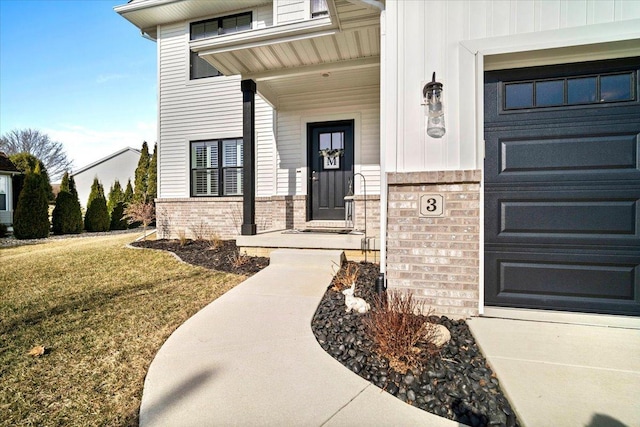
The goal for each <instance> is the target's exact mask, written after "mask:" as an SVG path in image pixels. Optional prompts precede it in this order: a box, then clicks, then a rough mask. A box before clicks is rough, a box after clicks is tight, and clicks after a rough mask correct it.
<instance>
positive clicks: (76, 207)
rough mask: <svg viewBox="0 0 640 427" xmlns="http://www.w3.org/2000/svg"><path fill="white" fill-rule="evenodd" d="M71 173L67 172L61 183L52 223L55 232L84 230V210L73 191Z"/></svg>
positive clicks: (68, 232)
mask: <svg viewBox="0 0 640 427" xmlns="http://www.w3.org/2000/svg"><path fill="white" fill-rule="evenodd" d="M70 181H71V180H70V179H69V173H68V172H65V173H64V175H63V177H62V182H61V183H60V192H59V193H58V197H56V207H55V208H54V209H53V215H52V219H51V222H52V225H53V232H54V233H55V234H77V233H81V232H82V211H81V210H80V203H79V202H78V198H77V197H76V196H74V195H73V194H72V193H71V190H70Z"/></svg>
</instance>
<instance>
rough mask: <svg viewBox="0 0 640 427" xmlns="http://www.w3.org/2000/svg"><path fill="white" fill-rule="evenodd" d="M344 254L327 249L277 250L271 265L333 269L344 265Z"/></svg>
mask: <svg viewBox="0 0 640 427" xmlns="http://www.w3.org/2000/svg"><path fill="white" fill-rule="evenodd" d="M344 258H345V257H344V252H343V251H341V250H325V249H277V250H275V251H273V252H271V260H270V262H269V265H272V266H295V265H304V266H308V267H313V266H317V267H321V268H325V267H327V266H329V267H331V266H334V265H338V266H340V265H342V261H343V260H344Z"/></svg>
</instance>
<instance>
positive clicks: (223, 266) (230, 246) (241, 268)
mask: <svg viewBox="0 0 640 427" xmlns="http://www.w3.org/2000/svg"><path fill="white" fill-rule="evenodd" d="M220 244H221V245H220V246H219V247H217V248H214V247H213V244H212V242H210V241H207V240H187V241H186V242H185V243H184V244H182V243H181V242H180V241H178V240H164V239H163V240H141V241H139V242H135V243H132V244H131V245H132V246H136V247H140V248H150V249H160V250H165V251H169V252H173V253H175V254H176V255H178V257H179V258H180V259H181V260H183V261H184V262H186V263H189V264H193V265H197V266H200V267H204V268H208V269H210V270H217V271H224V272H227V273H233V274H241V275H244V276H251V275H253V274H255V273H257V272H258V271H260V270H262V269H263V268H265V267H266V266H268V265H269V258H265V257H251V256H241V255H240V254H239V253H238V247H237V246H236V242H235V241H234V240H223V241H221V242H220Z"/></svg>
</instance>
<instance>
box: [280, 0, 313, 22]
mask: <svg viewBox="0 0 640 427" xmlns="http://www.w3.org/2000/svg"><path fill="white" fill-rule="evenodd" d="M308 3H309V0H274V1H273V13H274V15H275V22H276V23H277V24H278V25H281V24H286V23H288V22H295V21H302V20H304V19H307V15H309V10H310V9H309V7H308V5H307V4H308Z"/></svg>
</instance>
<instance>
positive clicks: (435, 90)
mask: <svg viewBox="0 0 640 427" xmlns="http://www.w3.org/2000/svg"><path fill="white" fill-rule="evenodd" d="M422 96H423V100H424V114H425V116H426V117H427V135H429V136H430V137H432V138H442V136H443V135H444V134H445V132H446V128H445V126H444V109H443V107H442V83H440V82H437V81H436V73H435V71H434V72H433V77H432V78H431V81H430V82H429V83H427V84H426V85H425V86H424V88H423V89H422Z"/></svg>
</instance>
